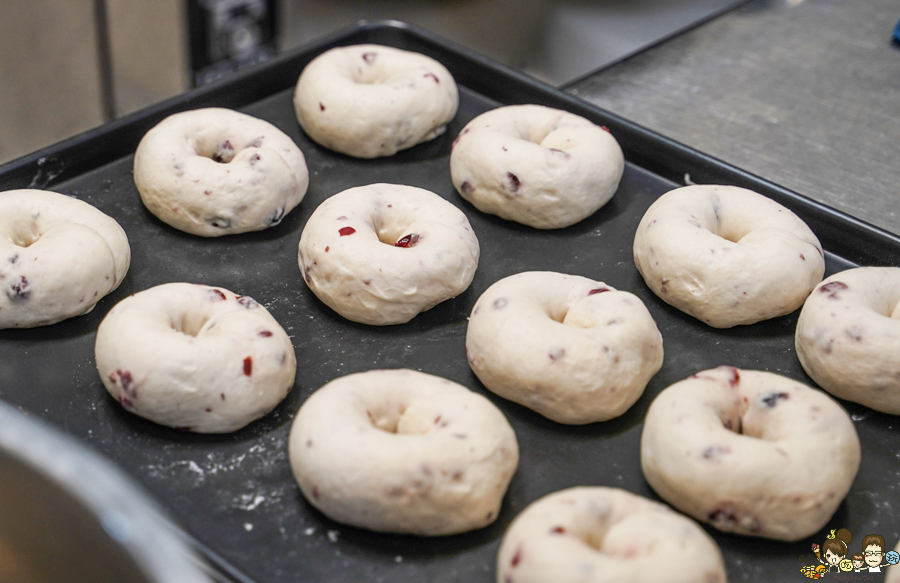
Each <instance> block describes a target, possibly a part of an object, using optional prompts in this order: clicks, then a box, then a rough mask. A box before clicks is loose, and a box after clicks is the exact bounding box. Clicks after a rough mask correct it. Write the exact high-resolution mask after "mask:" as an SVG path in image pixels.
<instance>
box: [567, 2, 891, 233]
mask: <svg viewBox="0 0 900 583" xmlns="http://www.w3.org/2000/svg"><path fill="white" fill-rule="evenodd" d="M898 19H900V1H898V0H805V1H804V0H757V1H755V2H752V3H750V4H748V5H746V6H745V7H743V8H741V9H738V10H737V11H735V12H732V13H729V14H727V15H725V16H723V17H722V18H719V19H717V20H714V21H712V22H710V23H707V24H705V25H703V26H701V27H699V28H697V29H695V30H693V31H691V32H688V33H686V34H684V35H682V36H679V37H677V38H675V39H673V40H671V41H668V42H666V43H664V44H662V45H660V46H658V47H655V48H653V49H651V50H649V51H646V52H644V53H641V54H639V55H637V56H635V57H632V58H630V59H628V60H626V61H623V62H622V63H619V64H618V65H614V66H613V67H611V68H609V69H606V70H604V71H601V72H599V73H596V74H594V75H591V76H590V77H588V78H586V79H583V80H581V81H579V82H577V83H575V84H574V85H572V86H570V87H569V88H568V89H567V90H568V91H569V92H571V93H573V94H576V95H578V96H579V97H581V98H583V99H586V100H588V101H590V102H592V103H595V104H597V105H599V106H601V107H603V108H606V109H608V110H610V111H613V112H615V113H618V114H620V115H622V116H624V117H626V118H628V119H631V120H633V121H635V122H637V123H639V124H642V125H644V126H646V127H648V128H650V129H653V130H655V131H657V132H659V133H662V134H664V135H666V136H668V137H671V138H673V139H675V140H678V141H680V142H682V143H684V144H687V145H689V146H691V147H694V148H696V149H698V150H701V151H703V152H706V153H707V154H710V155H712V156H715V157H718V158H720V159H722V160H725V161H726V162H729V163H731V164H734V165H736V166H739V167H741V168H743V169H745V170H747V171H749V172H752V173H754V174H757V175H759V176H762V177H764V178H767V179H769V180H771V181H773V182H776V183H779V184H781V185H783V186H786V187H788V188H790V189H793V190H795V191H797V192H799V193H801V194H804V195H806V196H808V197H810V198H813V199H815V200H818V201H821V202H823V203H825V204H828V205H830V206H832V207H834V208H837V209H840V210H842V211H844V212H847V213H849V214H851V215H854V216H856V217H859V218H860V219H862V220H864V221H868V222H870V223H872V224H874V225H877V226H880V227H882V228H884V229H887V230H889V231H892V232H894V233H900V212H898V211H900V209H898V199H900V155H898V154H900V50H898V49H897V48H896V47H894V46H892V45H891V40H890V39H891V32H892V31H893V28H894V25H895V24H896V23H897V20H898Z"/></svg>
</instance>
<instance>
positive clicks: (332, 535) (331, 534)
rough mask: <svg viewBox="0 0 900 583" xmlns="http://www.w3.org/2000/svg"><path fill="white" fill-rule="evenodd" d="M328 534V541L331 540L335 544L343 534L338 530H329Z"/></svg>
mask: <svg viewBox="0 0 900 583" xmlns="http://www.w3.org/2000/svg"><path fill="white" fill-rule="evenodd" d="M327 534H328V540H330V541H331V542H333V543H336V542H337V541H338V537H339V536H340V535H341V533H340V532H339V531H337V530H329V531H328V533H327Z"/></svg>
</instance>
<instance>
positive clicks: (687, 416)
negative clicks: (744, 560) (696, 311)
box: [641, 366, 860, 541]
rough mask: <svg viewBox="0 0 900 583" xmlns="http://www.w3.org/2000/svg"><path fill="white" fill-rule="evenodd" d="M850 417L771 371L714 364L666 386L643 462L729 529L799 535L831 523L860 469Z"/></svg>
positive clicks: (666, 490)
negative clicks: (708, 368) (829, 521)
mask: <svg viewBox="0 0 900 583" xmlns="http://www.w3.org/2000/svg"><path fill="white" fill-rule="evenodd" d="M859 460H860V446H859V437H858V436H857V435H856V429H855V428H854V427H853V422H852V421H850V417H849V415H847V412H846V411H844V410H843V409H842V408H841V406H840V405H838V404H837V403H835V402H834V401H833V400H832V399H830V398H829V397H828V396H827V395H825V394H824V393H822V392H821V391H817V390H815V389H811V388H809V387H807V386H805V385H802V384H800V383H798V382H796V381H792V380H790V379H788V378H785V377H782V376H778V375H775V374H772V373H768V372H759V371H747V370H739V369H736V368H734V367H730V366H720V367H719V368H716V369H712V370H706V371H703V372H700V373H697V374H695V375H693V376H691V377H690V378H688V379H686V380H683V381H681V382H678V383H675V384H674V385H672V386H671V387H669V388H668V389H665V390H663V391H662V393H660V394H659V396H658V397H657V398H656V400H654V401H653V403H652V404H651V405H650V410H649V411H648V412H647V417H646V418H645V419H644V431H643V434H642V435H641V467H642V468H643V470H644V476H645V477H646V478H647V482H649V483H650V486H651V487H652V488H653V489H654V490H655V491H656V493H657V494H659V495H660V497H661V498H663V499H664V500H665V501H667V502H668V503H669V504H671V505H672V506H674V507H675V508H677V509H678V510H681V511H682V512H684V513H685V514H687V515H689V516H693V517H694V518H696V519H697V520H701V521H705V522H709V523H710V524H712V525H713V526H715V527H716V528H718V529H719V530H723V531H726V532H735V533H738V534H747V535H756V536H762V537H766V538H772V539H778V540H785V541H794V540H799V539H801V538H804V537H807V536H809V535H811V534H813V533H815V532H817V531H818V530H819V529H821V528H822V527H824V526H825V525H826V524H827V522H828V520H829V519H830V518H831V516H832V515H833V514H834V511H835V510H836V509H837V507H838V505H840V503H841V501H842V500H843V499H844V497H845V496H846V495H847V492H848V491H849V490H850V486H851V485H852V484H853V479H854V478H855V477H856V471H857V470H858V469H859Z"/></svg>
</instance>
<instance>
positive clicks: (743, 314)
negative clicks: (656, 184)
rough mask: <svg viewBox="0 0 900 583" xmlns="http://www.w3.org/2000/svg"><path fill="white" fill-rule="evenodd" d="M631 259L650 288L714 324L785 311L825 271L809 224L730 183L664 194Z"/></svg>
mask: <svg viewBox="0 0 900 583" xmlns="http://www.w3.org/2000/svg"><path fill="white" fill-rule="evenodd" d="M634 263H635V265H636V266H637V268H638V271H640V273H641V275H642V276H643V277H644V281H645V282H646V283H647V286H649V287H650V289H651V290H653V293H655V294H656V295H657V296H659V297H660V298H661V299H662V300H663V301H665V302H666V303H668V304H671V305H672V306H675V307H676V308H678V309H679V310H681V311H682V312H685V313H687V314H690V315H691V316H694V317H695V318H697V319H699V320H701V321H703V322H706V323H707V324H709V325H710V326H712V327H714V328H730V327H732V326H737V325H740V324H753V323H755V322H759V321H762V320H768V319H769V318H775V317H777V316H783V315H785V314H789V313H791V312H793V311H794V310H796V309H797V308H799V307H800V306H802V305H803V301H804V300H805V299H806V297H807V296H808V295H809V293H810V292H811V291H812V289H813V288H814V287H815V286H816V284H818V283H819V282H820V281H822V276H823V275H824V273H825V259H824V253H823V251H822V245H821V244H820V243H819V240H818V239H817V238H816V236H815V235H814V234H813V232H812V231H811V230H810V229H809V227H807V226H806V223H804V222H803V221H802V220H801V219H800V218H799V217H797V215H795V214H794V213H792V212H791V211H789V210H788V209H786V208H785V207H783V206H781V205H780V204H778V203H777V202H775V201H773V200H771V199H769V198H766V197H765V196H762V195H761V194H757V193H755V192H753V191H750V190H746V189H743V188H737V187H735V186H715V185H697V186H687V187H684V188H678V189H675V190H672V191H670V192H667V193H666V194H664V195H662V196H661V197H660V198H659V199H657V200H656V202H654V203H653V204H652V205H651V206H650V208H649V209H648V210H647V212H646V213H645V214H644V217H643V218H642V219H641V222H640V224H639V225H638V228H637V233H636V234H635V237H634Z"/></svg>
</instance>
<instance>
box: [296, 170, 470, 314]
mask: <svg viewBox="0 0 900 583" xmlns="http://www.w3.org/2000/svg"><path fill="white" fill-rule="evenodd" d="M478 256H479V249H478V239H477V238H476V237H475V233H474V232H472V227H471V225H470V224H469V220H468V219H467V218H466V215H464V214H463V213H462V211H460V210H459V209H458V208H456V207H455V206H453V205H452V204H450V203H449V202H447V201H446V200H444V199H443V198H441V197H439V196H438V195H436V194H434V193H433V192H429V191H427V190H424V189H421V188H414V187H412V186H402V185H396V184H370V185H368V186H360V187H357V188H351V189H349V190H345V191H343V192H340V193H338V194H336V195H334V196H332V197H330V198H329V199H327V200H326V201H325V202H323V203H322V204H321V205H319V207H318V208H317V209H316V210H315V212H313V214H312V216H311V217H309V220H308V221H307V223H306V226H305V227H304V228H303V233H302V234H301V235H300V247H299V263H300V271H301V272H302V273H303V278H304V280H305V281H306V284H307V285H308V286H309V289H311V290H312V291H313V293H314V294H316V296H317V297H318V298H319V299H320V300H322V301H323V302H324V303H325V304H326V305H328V306H329V307H330V308H331V309H333V310H334V311H336V312H337V313H338V314H340V315H342V316H343V317H345V318H347V319H348V320H352V321H354V322H362V323H363V324H374V325H377V326H383V325H387V324H402V323H404V322H408V321H409V320H411V319H413V317H415V316H416V314H418V313H420V312H424V311H426V310H430V309H431V308H433V307H434V306H435V305H437V304H439V303H441V302H443V301H444V300H448V299H450V298H453V297H456V296H457V295H459V294H461V293H462V292H463V291H465V290H466V288H468V287H469V284H470V283H472V278H473V277H474V276H475V269H476V268H477V267H478Z"/></svg>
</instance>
